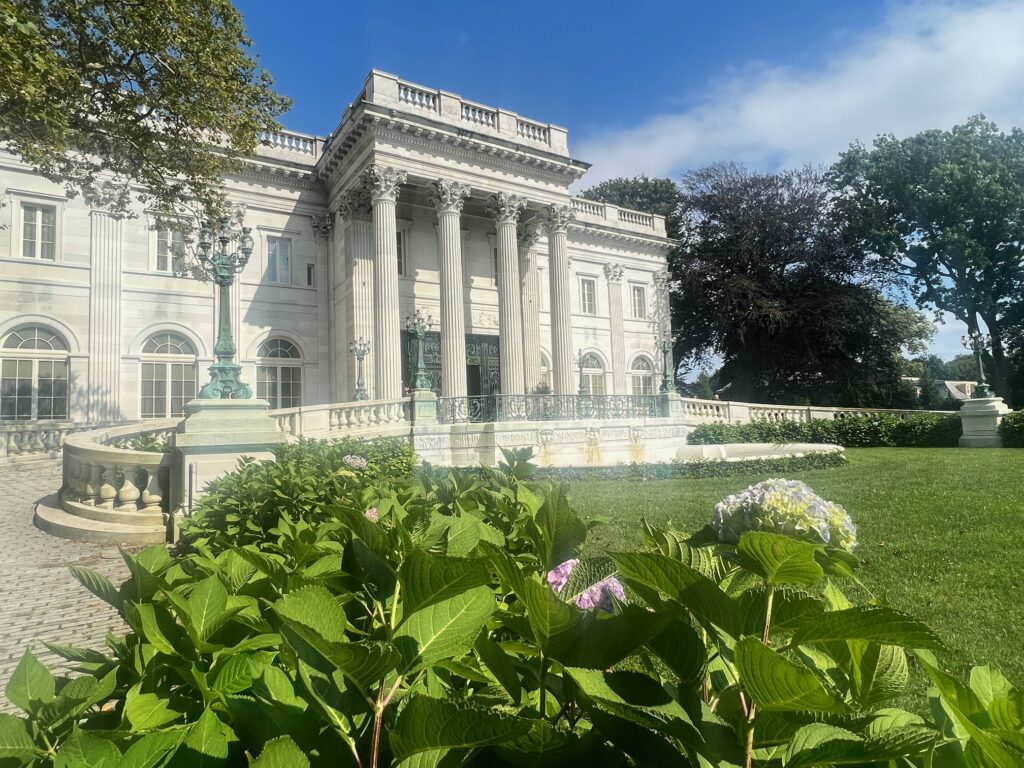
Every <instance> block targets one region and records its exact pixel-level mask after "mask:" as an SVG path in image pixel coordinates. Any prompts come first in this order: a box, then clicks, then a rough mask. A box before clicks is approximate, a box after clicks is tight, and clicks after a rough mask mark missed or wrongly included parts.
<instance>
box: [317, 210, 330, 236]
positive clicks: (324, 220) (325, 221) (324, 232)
mask: <svg viewBox="0 0 1024 768" xmlns="http://www.w3.org/2000/svg"><path fill="white" fill-rule="evenodd" d="M333 227H334V217H333V216H331V215H329V214H319V213H318V214H316V215H314V216H313V233H314V234H315V235H316V236H317V237H328V236H329V235H330V234H331V229H332V228H333Z"/></svg>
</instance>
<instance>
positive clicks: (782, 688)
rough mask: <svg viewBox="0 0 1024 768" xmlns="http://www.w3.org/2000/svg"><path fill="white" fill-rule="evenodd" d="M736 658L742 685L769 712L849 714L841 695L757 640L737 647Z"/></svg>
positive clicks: (747, 638)
mask: <svg viewBox="0 0 1024 768" xmlns="http://www.w3.org/2000/svg"><path fill="white" fill-rule="evenodd" d="M735 658H736V670H737V672H738V673H739V678H740V682H741V683H742V684H743V687H744V689H746V691H747V693H749V694H750V696H751V698H753V699H754V701H755V702H757V705H758V706H759V707H761V708H762V709H764V710H765V711H779V712H787V711H788V712H799V711H805V710H806V711H812V712H846V711H848V707H847V706H846V703H845V702H844V701H843V700H842V699H841V698H840V697H839V696H838V694H836V693H834V692H832V691H829V690H826V688H825V686H824V685H823V684H822V682H821V680H819V679H818V677H817V676H816V675H815V674H814V673H813V672H812V671H811V670H809V669H807V667H804V666H802V665H800V664H797V663H795V662H793V661H790V660H789V659H787V658H785V657H784V656H782V655H781V654H779V653H777V652H776V651H773V650H772V649H771V648H769V647H768V646H766V645H765V644H764V643H762V642H761V641H760V640H758V639H757V638H756V637H745V638H743V639H742V640H740V641H739V642H738V643H736V649H735Z"/></svg>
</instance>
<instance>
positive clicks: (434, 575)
mask: <svg viewBox="0 0 1024 768" xmlns="http://www.w3.org/2000/svg"><path fill="white" fill-rule="evenodd" d="M399 575H400V577H401V581H402V590H403V597H404V602H403V606H402V608H403V611H404V612H405V614H406V615H409V614H411V613H413V612H415V611H418V610H419V609H420V608H425V607H426V606H428V605H432V604H434V603H437V602H440V601H441V600H444V599H446V598H449V597H452V596H453V595H457V594H459V593H460V592H465V591H466V590H469V589H472V588H473V587H480V586H483V585H485V584H487V583H489V581H490V569H489V568H488V567H487V563H486V561H485V560H479V559H477V560H472V559H466V558H458V557H437V556H435V555H430V554H427V553H426V552H423V551H422V550H413V551H412V552H411V553H410V554H409V556H408V557H406V558H405V560H404V562H403V563H402V567H401V569H400V572H399Z"/></svg>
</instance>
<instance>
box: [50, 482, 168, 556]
mask: <svg viewBox="0 0 1024 768" xmlns="http://www.w3.org/2000/svg"><path fill="white" fill-rule="evenodd" d="M108 511H109V510H108ZM33 522H34V523H35V526H36V527H37V528H39V529H40V530H42V531H45V532H46V533H49V534H51V535H53V536H60V537H61V538H63V539H71V540H73V541H88V542H92V543H95V544H126V545H129V546H144V545H146V544H163V543H165V542H166V541H167V530H166V528H165V527H164V525H163V524H162V523H161V524H160V525H153V526H141V525H124V524H122V523H111V522H104V521H101V520H91V519H89V518H85V517H78V516H77V515H72V514H69V513H67V512H65V511H64V510H63V509H61V508H60V501H59V500H58V498H57V496H56V495H55V494H54V495H51V496H47V497H46V498H45V499H43V500H42V501H40V502H39V503H38V504H36V514H35V517H34V519H33Z"/></svg>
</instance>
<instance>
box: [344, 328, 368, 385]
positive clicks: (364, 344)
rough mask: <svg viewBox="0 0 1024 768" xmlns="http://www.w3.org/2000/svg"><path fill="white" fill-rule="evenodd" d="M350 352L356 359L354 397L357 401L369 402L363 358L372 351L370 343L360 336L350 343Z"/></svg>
mask: <svg viewBox="0 0 1024 768" xmlns="http://www.w3.org/2000/svg"><path fill="white" fill-rule="evenodd" d="M348 350H349V352H351V353H352V354H353V355H355V357H356V391H355V394H354V395H353V397H354V398H355V399H356V400H368V399H369V396H368V395H367V394H366V377H365V376H364V375H363V358H364V357H366V355H367V353H368V352H369V351H370V342H368V341H367V340H366V339H364V338H363V337H362V336H360V337H359V338H358V339H353V340H352V341H351V342H349V345H348Z"/></svg>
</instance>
